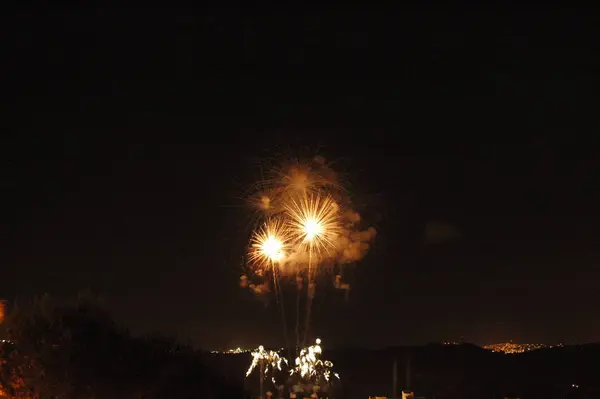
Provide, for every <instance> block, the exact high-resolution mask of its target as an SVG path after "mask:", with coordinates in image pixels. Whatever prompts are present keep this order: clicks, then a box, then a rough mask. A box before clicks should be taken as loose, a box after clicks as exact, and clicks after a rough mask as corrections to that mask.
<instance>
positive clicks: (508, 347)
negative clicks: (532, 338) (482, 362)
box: [483, 342, 562, 354]
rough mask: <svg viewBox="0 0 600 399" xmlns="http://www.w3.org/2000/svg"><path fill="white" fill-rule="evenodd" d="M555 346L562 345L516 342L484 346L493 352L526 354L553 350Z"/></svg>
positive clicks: (559, 345)
mask: <svg viewBox="0 0 600 399" xmlns="http://www.w3.org/2000/svg"><path fill="white" fill-rule="evenodd" d="M555 346H558V347H561V346H562V344H558V345H545V344H516V343H514V342H503V343H500V344H491V345H485V346H483V349H487V350H489V351H492V352H502V353H508V354H513V353H524V352H531V351H535V350H539V349H544V348H553V347H555Z"/></svg>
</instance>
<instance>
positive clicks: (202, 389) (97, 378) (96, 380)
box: [0, 295, 242, 399]
mask: <svg viewBox="0 0 600 399" xmlns="http://www.w3.org/2000/svg"><path fill="white" fill-rule="evenodd" d="M4 327H5V329H6V332H7V336H8V339H9V340H10V342H4V343H3V344H2V347H1V349H0V351H1V352H0V355H1V359H2V364H1V365H0V366H1V367H0V384H1V386H2V387H3V389H4V391H6V392H5V394H6V395H7V396H8V397H10V398H35V399H46V398H48V399H50V398H53V399H59V398H69V399H71V398H72V399H80V398H81V399H84V398H85V399H91V398H107V399H108V398H123V399H126V398H127V399H128V398H140V399H141V398H145V399H153V398H157V399H158V398H169V397H178V398H196V397H197V398H213V397H214V398H216V397H219V398H221V397H241V395H242V392H241V390H238V388H237V387H232V386H231V384H225V383H223V380H222V379H221V378H219V376H217V375H215V374H214V373H212V372H211V371H210V370H208V369H207V368H206V367H205V365H204V362H203V356H202V354H201V353H200V352H197V351H194V350H193V349H192V348H190V347H186V346H182V345H179V344H177V342H176V341H175V340H173V339H169V338H165V337H161V336H146V337H141V338H136V337H132V336H131V335H130V334H129V333H128V332H127V331H126V330H124V329H122V328H120V327H118V326H117V325H116V323H115V322H114V321H113V319H112V318H111V317H110V315H109V314H108V313H107V312H106V311H104V310H103V309H102V307H101V306H99V304H98V301H96V300H95V299H93V298H91V297H90V296H89V295H85V296H80V297H79V298H78V300H77V302H76V304H75V305H71V306H62V307H61V306H57V305H56V304H55V303H54V302H53V301H52V300H51V299H50V298H49V297H48V296H43V297H41V298H38V299H36V300H34V301H32V303H31V304H29V305H28V306H25V307H22V306H13V307H12V309H11V310H10V312H8V314H7V316H6V320H5V324H4Z"/></svg>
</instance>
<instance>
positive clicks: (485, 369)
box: [207, 344, 600, 399]
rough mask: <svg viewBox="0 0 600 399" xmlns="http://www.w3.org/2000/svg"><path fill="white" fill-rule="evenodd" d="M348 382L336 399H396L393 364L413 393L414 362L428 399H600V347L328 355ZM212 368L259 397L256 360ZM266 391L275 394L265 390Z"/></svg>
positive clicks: (212, 359)
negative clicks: (253, 370) (386, 398)
mask: <svg viewBox="0 0 600 399" xmlns="http://www.w3.org/2000/svg"><path fill="white" fill-rule="evenodd" d="M323 358H324V359H329V360H331V361H332V362H333V363H334V368H335V370H336V371H337V372H339V374H340V376H341V386H340V387H338V390H337V395H335V397H338V398H343V399H354V398H356V399H359V398H360V399H366V398H368V397H369V396H375V395H377V396H389V397H391V396H392V390H393V382H392V381H393V363H394V359H397V362H398V363H397V364H398V368H397V369H398V377H397V378H398V389H401V388H402V387H403V386H405V381H406V365H407V363H408V362H407V359H410V385H411V388H412V389H413V390H414V391H415V393H416V394H417V395H418V396H425V397H426V398H433V397H435V398H437V399H444V398H453V399H454V398H456V399H459V398H460V399H466V398H473V399H475V398H477V399H479V398H504V397H507V396H514V397H520V398H523V399H525V398H540V399H542V398H544V399H551V398H557V399H558V398H600V371H599V370H600V369H599V368H598V364H600V345H599V344H589V345H580V346H565V347H558V348H552V349H541V350H537V351H533V352H528V353H523V354H503V353H494V352H490V351H487V350H485V349H482V348H480V347H477V346H474V345H470V344H463V345H437V344H432V345H426V346H421V347H412V348H388V349H385V350H378V351H367V350H360V349H347V350H331V351H326V352H325V353H324V355H323ZM207 362H209V364H210V365H211V368H212V369H214V370H219V371H218V373H219V374H222V375H228V376H229V377H228V378H230V379H231V382H232V383H234V384H241V383H243V384H245V387H246V391H247V392H249V393H254V394H257V392H258V378H259V377H258V375H257V374H254V375H252V376H250V377H249V378H248V379H246V380H244V373H245V371H246V369H247V367H248V365H249V364H250V355H248V354H240V355H225V354H219V355H210V356H209V357H208V359H207ZM265 387H267V388H266V389H268V388H269V387H271V386H270V385H269V383H268V381H267V382H265Z"/></svg>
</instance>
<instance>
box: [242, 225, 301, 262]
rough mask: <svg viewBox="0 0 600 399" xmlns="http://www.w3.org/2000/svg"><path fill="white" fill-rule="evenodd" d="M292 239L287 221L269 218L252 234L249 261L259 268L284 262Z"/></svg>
mask: <svg viewBox="0 0 600 399" xmlns="http://www.w3.org/2000/svg"><path fill="white" fill-rule="evenodd" d="M292 240H293V236H292V234H291V231H290V229H289V227H288V226H286V224H285V223H283V222H282V221H281V220H278V219H269V220H267V221H266V222H265V223H264V224H263V226H262V227H261V228H260V229H258V230H257V231H256V232H254V234H253V235H252V239H251V241H250V251H249V253H248V261H249V262H250V263H251V264H252V265H254V266H255V267H258V268H265V267H268V266H271V265H273V264H274V263H279V262H282V261H283V260H284V259H285V256H286V254H287V253H288V251H289V249H290V243H291V242H292Z"/></svg>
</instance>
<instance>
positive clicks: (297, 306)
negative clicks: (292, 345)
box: [296, 288, 302, 352]
mask: <svg viewBox="0 0 600 399" xmlns="http://www.w3.org/2000/svg"><path fill="white" fill-rule="evenodd" d="M297 291H298V296H297V297H296V352H298V351H299V350H300V296H301V295H302V290H301V289H300V288H298V290H297Z"/></svg>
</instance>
